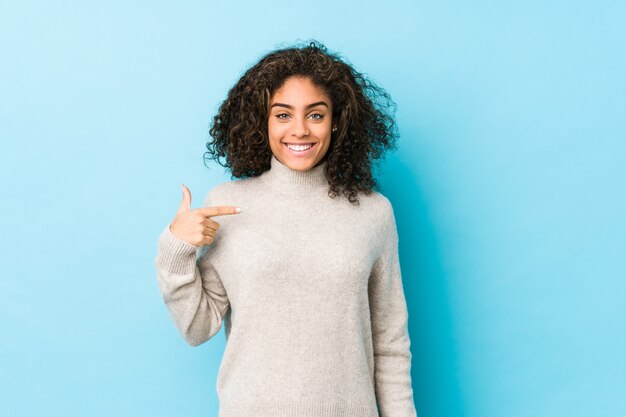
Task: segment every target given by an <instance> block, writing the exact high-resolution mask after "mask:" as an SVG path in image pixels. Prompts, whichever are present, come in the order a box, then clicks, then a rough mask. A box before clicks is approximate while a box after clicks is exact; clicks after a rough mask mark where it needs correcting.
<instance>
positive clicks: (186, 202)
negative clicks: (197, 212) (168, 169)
mask: <svg viewBox="0 0 626 417" xmlns="http://www.w3.org/2000/svg"><path fill="white" fill-rule="evenodd" d="M180 186H181V188H182V190H183V200H182V201H181V203H180V206H179V207H178V212H179V213H180V212H181V211H189V210H191V192H190V191H189V188H187V187H186V186H185V184H182V183H181V184H180Z"/></svg>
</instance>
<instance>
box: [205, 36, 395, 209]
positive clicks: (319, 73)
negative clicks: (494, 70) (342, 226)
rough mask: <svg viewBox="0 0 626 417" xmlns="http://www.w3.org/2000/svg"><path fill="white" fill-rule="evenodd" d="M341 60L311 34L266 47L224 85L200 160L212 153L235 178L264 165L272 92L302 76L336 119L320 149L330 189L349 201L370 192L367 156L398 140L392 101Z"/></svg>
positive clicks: (267, 158)
mask: <svg viewBox="0 0 626 417" xmlns="http://www.w3.org/2000/svg"><path fill="white" fill-rule="evenodd" d="M307 43H308V42H307ZM344 61H345V60H343V59H342V58H341V57H340V55H339V54H338V53H334V52H329V51H328V50H327V48H326V47H325V46H324V45H323V44H321V43H320V42H316V41H312V42H310V43H308V44H304V45H295V46H290V47H285V48H281V49H276V50H274V51H272V52H269V53H267V54H266V55H264V56H263V57H262V58H261V59H260V60H259V62H258V63H257V64H255V65H254V66H252V67H251V68H249V69H248V70H247V71H246V72H245V73H244V74H243V76H242V77H241V78H240V79H239V81H238V82H237V83H236V84H235V85H234V86H233V87H232V88H231V89H230V91H229V92H228V96H227V97H226V100H224V102H223V103H222V104H221V106H220V108H219V111H218V113H217V114H216V115H215V117H214V118H213V122H212V124H211V127H210V130H209V134H210V136H211V137H212V140H209V141H207V143H206V148H207V149H208V151H207V152H205V154H204V155H205V158H204V160H205V165H206V160H207V159H213V160H215V161H216V162H217V163H218V164H220V165H222V166H223V167H225V168H229V169H230V171H231V175H232V177H236V178H244V177H255V176H258V175H260V174H262V173H263V172H264V171H267V170H269V169H270V167H271V157H272V151H271V149H270V146H269V138H268V128H267V125H268V115H269V114H270V112H269V104H270V99H271V97H272V95H273V94H274V92H275V91H276V90H278V89H279V88H280V87H281V86H282V85H283V84H284V82H285V81H286V79H287V78H289V77H292V76H301V77H307V78H309V79H310V80H311V81H312V82H313V84H314V85H316V86H318V87H319V88H321V89H322V90H323V91H325V92H326V93H327V95H328V96H329V97H330V99H331V101H332V107H333V114H332V120H333V124H335V126H336V127H337V130H336V131H335V132H333V133H332V134H331V140H330V146H329V148H328V151H327V153H326V154H325V155H324V160H326V161H327V162H328V163H327V164H326V167H325V175H326V178H327V179H328V182H329V189H328V195H329V197H331V198H334V197H336V196H337V195H340V194H343V195H344V196H346V197H347V198H348V200H349V201H350V202H351V203H352V204H359V201H358V197H357V194H358V192H359V191H361V192H363V193H365V194H370V193H371V192H372V189H374V188H376V187H377V186H378V183H377V181H376V179H375V178H374V177H373V175H372V165H373V162H374V161H375V160H378V159H381V158H383V157H384V154H385V152H386V151H387V150H390V149H395V148H396V139H397V138H398V132H397V126H396V122H395V120H394V114H395V111H396V104H395V103H394V102H393V100H392V99H391V98H390V96H389V94H388V93H387V92H386V91H385V90H383V89H382V88H380V87H378V86H376V85H375V84H374V83H373V82H372V81H371V80H368V79H367V78H366V76H365V75H364V74H363V73H359V72H357V71H356V70H355V69H354V68H353V67H352V66H351V65H350V64H348V63H346V62H344ZM220 158H225V160H226V162H225V163H222V162H221V161H220Z"/></svg>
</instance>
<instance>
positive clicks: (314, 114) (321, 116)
mask: <svg viewBox="0 0 626 417" xmlns="http://www.w3.org/2000/svg"><path fill="white" fill-rule="evenodd" d="M311 116H319V117H314V119H317V120H322V119H323V118H324V115H323V114H321V113H313V114H312V115H311Z"/></svg>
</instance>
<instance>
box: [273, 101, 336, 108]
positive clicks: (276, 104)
mask: <svg viewBox="0 0 626 417" xmlns="http://www.w3.org/2000/svg"><path fill="white" fill-rule="evenodd" d="M320 104H323V105H324V106H326V107H328V104H326V102H325V101H318V102H315V103H311V104H309V105H308V106H306V107H305V109H310V108H311V107H315V106H319V105H320ZM275 106H281V107H287V108H288V109H291V110H293V108H294V107H293V106H292V105H290V104H285V103H274V104H272V106H271V107H270V108H272V107H275Z"/></svg>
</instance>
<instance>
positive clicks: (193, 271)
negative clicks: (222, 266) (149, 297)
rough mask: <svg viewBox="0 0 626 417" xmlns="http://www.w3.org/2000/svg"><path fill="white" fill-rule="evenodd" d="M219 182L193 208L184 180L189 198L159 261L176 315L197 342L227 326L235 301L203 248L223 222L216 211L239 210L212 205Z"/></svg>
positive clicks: (167, 233)
mask: <svg viewBox="0 0 626 417" xmlns="http://www.w3.org/2000/svg"><path fill="white" fill-rule="evenodd" d="M215 190H216V189H215V188H214V189H213V190H211V191H210V192H209V193H208V194H207V196H206V198H205V202H204V204H205V207H202V208H197V209H191V192H190V191H189V189H188V188H187V187H185V186H184V185H183V186H182V191H183V199H182V202H181V204H180V207H179V208H178V211H177V212H176V217H174V220H172V222H171V223H170V224H169V225H167V227H166V228H165V230H163V232H161V235H160V236H159V241H158V251H157V256H156V259H155V261H154V264H155V266H156V270H157V277H158V283H159V289H160V291H161V295H162V296H163V301H164V302H165V305H166V306H167V309H168V310H169V313H170V317H171V318H172V320H173V321H174V324H175V325H176V327H177V328H178V331H179V332H180V334H181V335H182V336H183V338H184V339H185V340H186V341H187V343H189V344H190V345H192V346H197V345H199V344H202V343H204V342H206V341H207V340H209V339H210V338H211V337H213V336H214V335H215V334H216V333H217V332H218V331H219V330H220V328H221V327H222V320H223V318H224V315H225V314H226V313H227V312H228V309H229V307H230V303H229V301H228V296H227V294H226V290H225V289H224V285H223V284H222V281H221V280H220V277H219V274H218V273H217V270H216V269H215V267H214V266H213V264H212V263H211V260H210V256H209V254H208V253H207V252H205V253H204V254H202V255H200V256H198V255H197V253H198V249H200V248H203V249H206V246H208V245H211V244H214V241H215V235H216V233H217V231H218V229H219V223H218V222H216V221H215V220H213V219H212V217H216V216H224V215H232V214H237V213H239V212H240V211H241V210H240V208H239V207H236V206H216V207H213V206H212V204H211V203H212V196H213V193H214V192H215Z"/></svg>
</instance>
